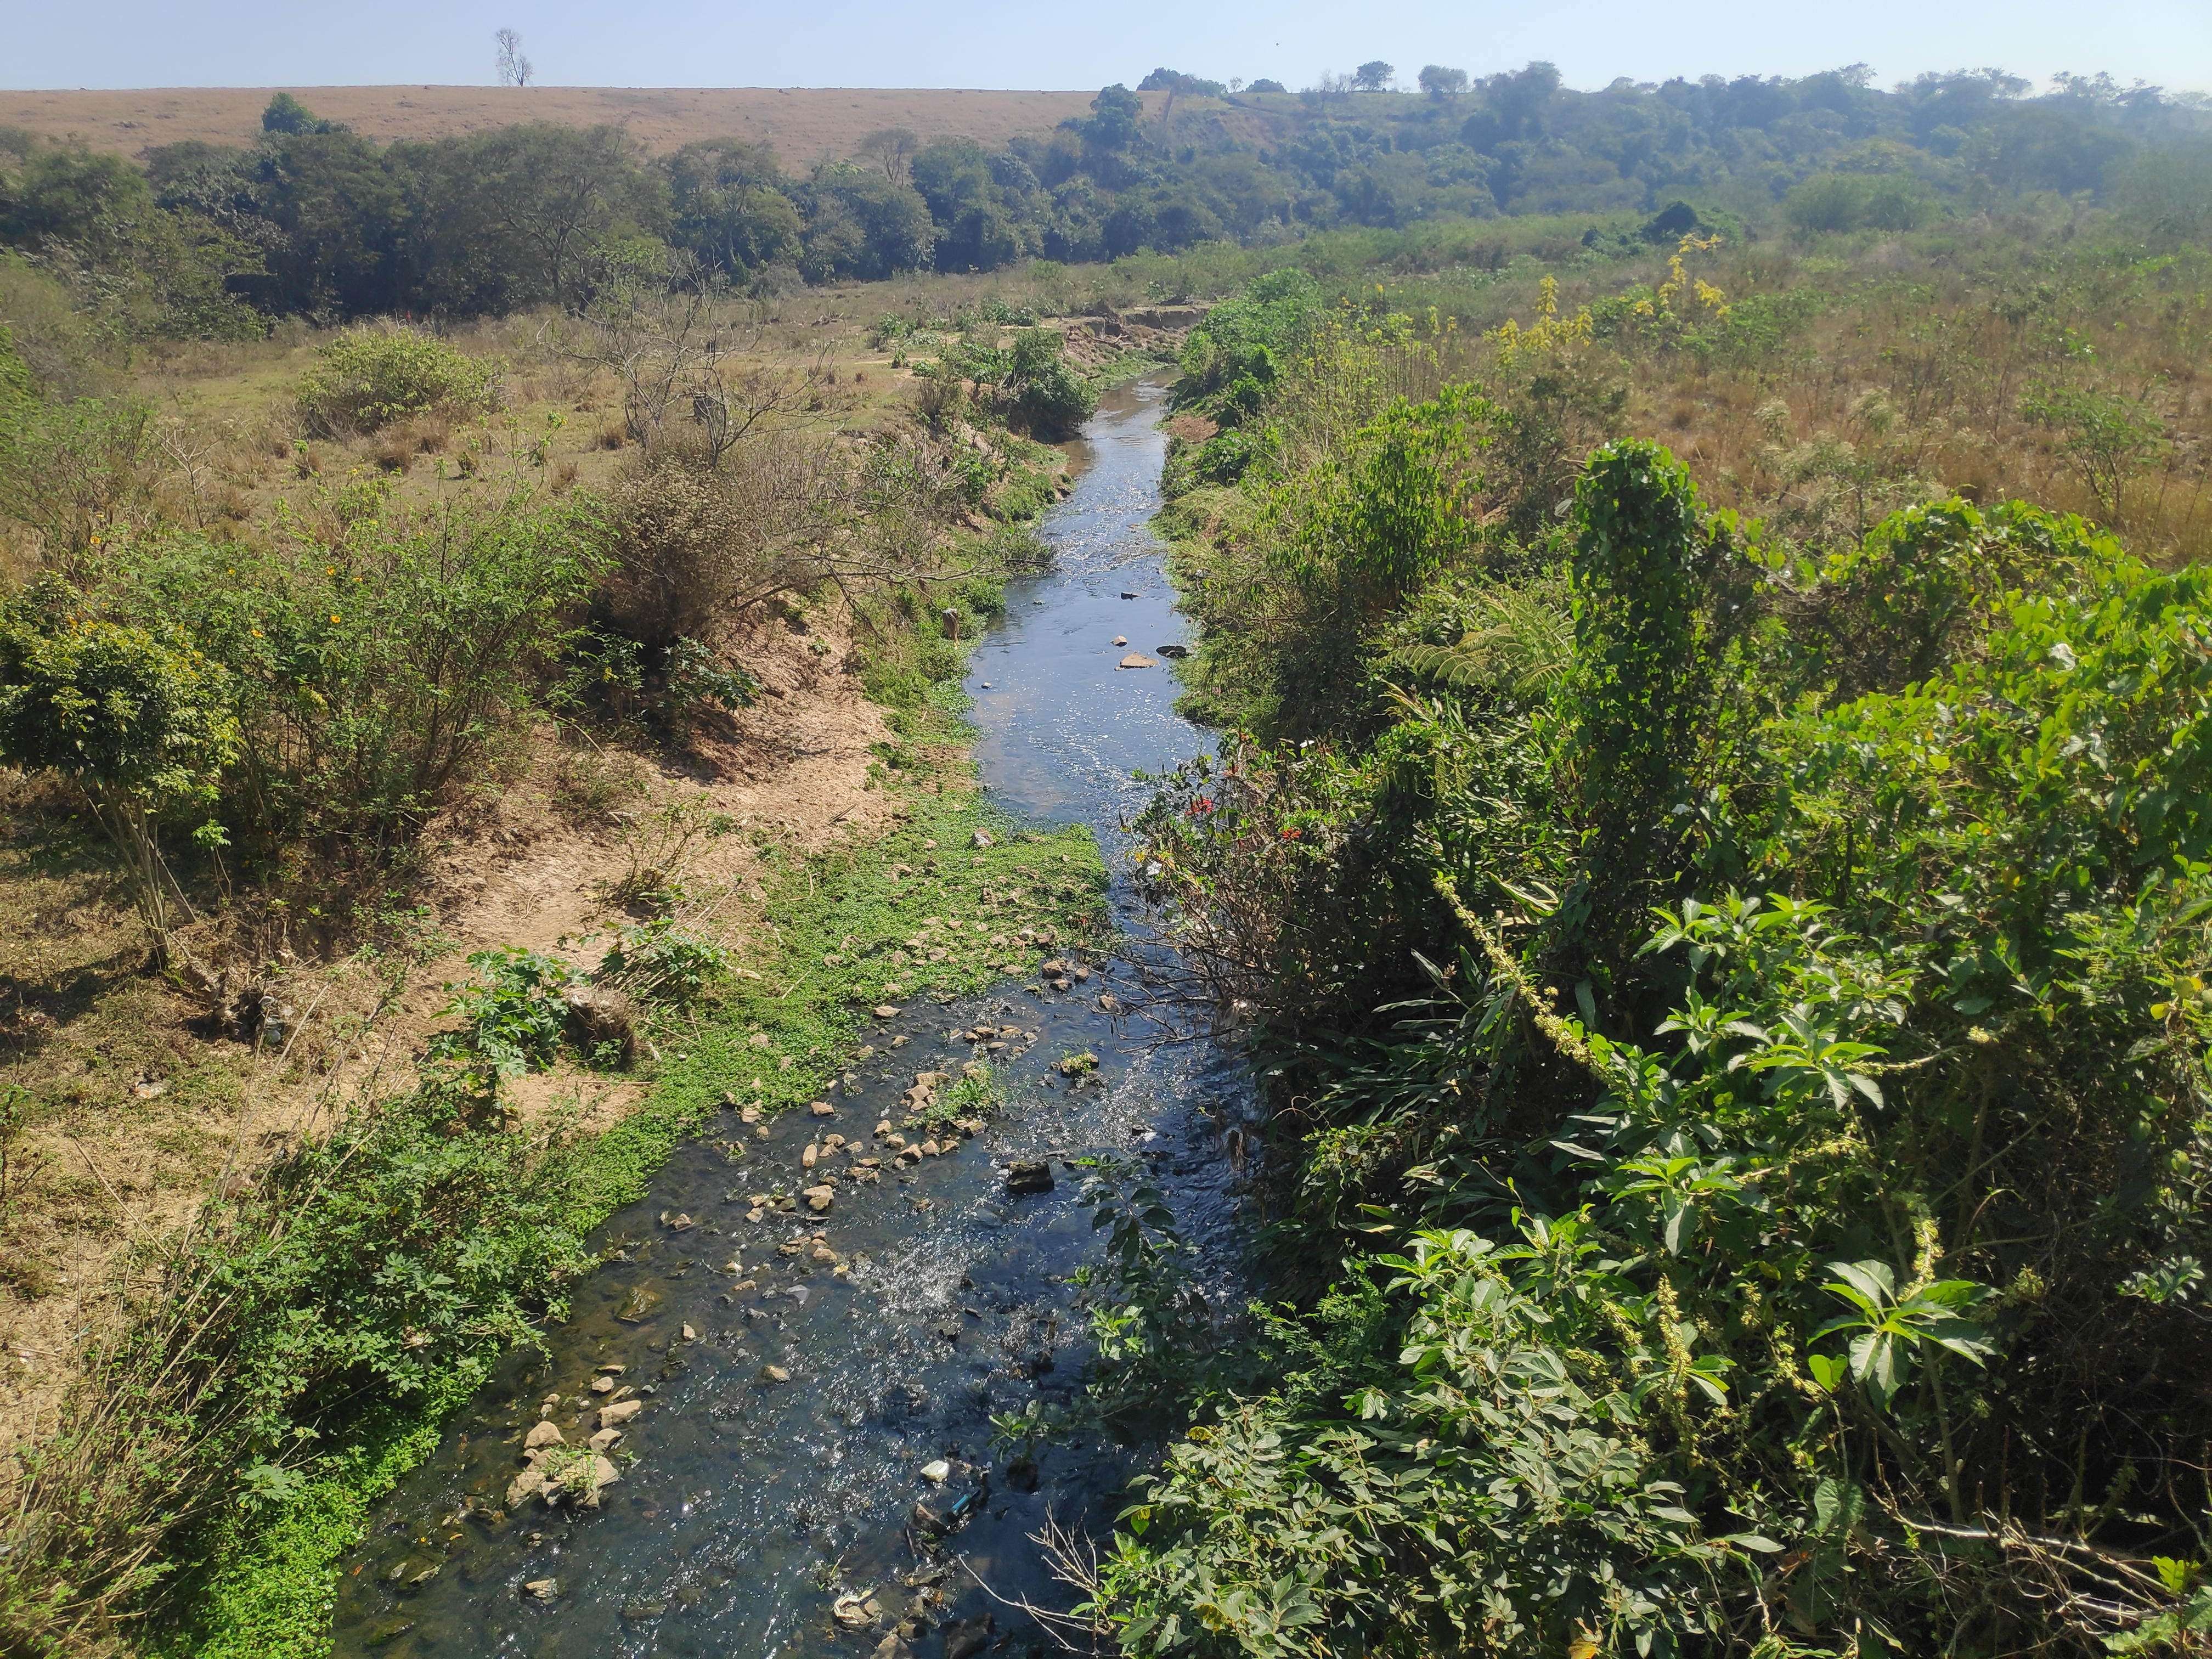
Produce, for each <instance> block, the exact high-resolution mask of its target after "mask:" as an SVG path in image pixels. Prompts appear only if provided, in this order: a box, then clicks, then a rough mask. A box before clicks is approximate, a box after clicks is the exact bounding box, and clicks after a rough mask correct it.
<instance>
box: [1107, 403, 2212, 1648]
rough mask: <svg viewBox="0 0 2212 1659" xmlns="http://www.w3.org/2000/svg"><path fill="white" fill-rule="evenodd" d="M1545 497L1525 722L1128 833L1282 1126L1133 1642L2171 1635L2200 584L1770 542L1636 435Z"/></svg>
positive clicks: (2196, 1143) (2198, 1136) (1223, 785)
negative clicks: (1562, 594) (1280, 1151)
mask: <svg viewBox="0 0 2212 1659" xmlns="http://www.w3.org/2000/svg"><path fill="white" fill-rule="evenodd" d="M1577 506H1578V513H1577V526H1576V527H1577V551H1576V555H1575V560H1574V566H1573V580H1574V584H1575V606H1576V611H1575V623H1576V626H1575V630H1574V635H1573V640H1572V653H1571V658H1570V659H1569V660H1568V662H1567V664H1566V665H1565V670H1564V672H1563V673H1561V674H1560V675H1559V678H1557V679H1556V680H1555V681H1554V682H1553V690H1552V693H1551V695H1550V696H1548V697H1546V698H1544V699H1542V700H1541V701H1539V702H1537V703H1536V704H1535V705H1534V708H1531V709H1529V710H1528V712H1527V713H1525V714H1522V713H1516V712H1514V711H1513V710H1512V709H1511V708H1510V707H1508V708H1504V709H1500V708H1498V706H1497V705H1496V704H1494V703H1492V702H1489V701H1488V699H1489V698H1490V697H1491V696H1492V693H1491V691H1490V690H1489V689H1488V688H1487V687H1486V686H1485V687H1478V688H1475V689H1474V690H1473V692H1472V693H1471V694H1470V695H1468V696H1464V697H1462V695H1461V694H1460V693H1459V692H1458V691H1457V690H1455V688H1454V687H1452V686H1451V685H1449V684H1443V685H1442V686H1440V687H1439V689H1438V690H1437V693H1436V695H1435V696H1433V697H1432V698H1425V699H1414V698H1410V697H1408V698H1405V699H1403V700H1401V702H1398V703H1397V704H1396V705H1395V708H1394V711H1393V712H1394V714H1395V718H1394V720H1393V721H1392V723H1391V724H1389V726H1387V727H1386V728H1385V729H1383V731H1382V732H1379V733H1378V734H1376V736H1374V737H1373V738H1371V739H1369V740H1363V741H1359V742H1357V743H1354V744H1347V745H1346V749H1345V750H1343V751H1342V752H1338V753H1329V752H1326V751H1325V750H1323V749H1322V745H1314V746H1313V747H1312V748H1310V749H1297V748H1292V747H1289V746H1286V747H1285V749H1283V750H1279V751H1273V752H1271V751H1267V750H1259V749H1257V748H1256V747H1255V746H1254V745H1250V744H1231V745H1227V746H1225V752H1224V755H1223V757H1222V760H1221V762H1220V763H1218V764H1206V765H1194V766H1191V767H1187V768H1185V769H1182V772H1180V773H1179V774H1178V775H1176V777H1175V778H1173V779H1170V780H1167V781H1165V782H1166V787H1165V788H1164V790H1163V793H1162V795H1161V798H1160V799H1159V800H1158V801H1157V802H1156V803H1155V805H1154V807H1153V808H1152V811H1151V812H1150V813H1149V814H1148V815H1147V817H1146V820H1145V823H1144V825H1143V829H1144V831H1145V834H1146V837H1147V841H1148V847H1147V854H1148V867H1149V868H1151V869H1152V871H1154V872H1157V873H1156V874H1155V877H1154V879H1155V883H1156V886H1157V888H1158V890H1159V892H1160V894H1161V896H1163V897H1166V898H1171V899H1173V900H1175V901H1176V902H1179V903H1181V904H1182V905H1184V906H1187V907H1188V911H1189V913H1190V914H1191V915H1193V917H1194V920H1195V922H1196V924H1197V925H1196V926H1194V927H1193V929H1192V930H1191V934H1190V950H1191V953H1192V956H1193V958H1194V960H1197V961H1200V962H1201V963H1206V964H1207V965H1208V966H1209V968H1210V969H1211V970H1212V972H1213V973H1214V974H1215V975H1217V977H1218V980H1219V981H1220V982H1221V983H1222V984H1223V985H1224V986H1225V987H1228V988H1229V989H1230V990H1231V992H1233V994H1236V995H1237V996H1239V997H1242V998H1243V999H1244V1000H1247V1001H1249V1003H1251V1004H1254V1005H1255V1006H1258V1007H1260V1008H1261V1009H1262V1010H1263V1011H1264V1012H1263V1015H1262V1018H1263V1020H1264V1022H1265V1025H1264V1032H1263V1035H1262V1036H1261V1038H1260V1040H1259V1051H1258V1054H1257V1055H1256V1057H1255V1058H1256V1060H1257V1062H1258V1063H1259V1064H1261V1065H1262V1066H1279V1067H1280V1068H1281V1070H1282V1073H1283V1076H1284V1082H1283V1084H1282V1088H1283V1091H1284V1093H1285V1096H1288V1097H1295V1098H1296V1099H1297V1102H1298V1103H1299V1114H1300V1115H1299V1119H1298V1121H1299V1123H1300V1125H1301V1127H1302V1128H1303V1130H1304V1134H1305V1137H1306V1139H1305V1140H1304V1145H1303V1146H1302V1148H1301V1149H1300V1152H1298V1153H1297V1155H1296V1158H1295V1160H1294V1163H1295V1169H1294V1170H1292V1171H1291V1172H1290V1173H1289V1176H1288V1179H1289V1181H1290V1182H1291V1184H1293V1185H1294V1186H1295V1187H1296V1189H1297V1197H1296V1199H1295V1200H1294V1209H1293V1219H1292V1220H1291V1222H1289V1223H1287V1224H1285V1226H1284V1227H1283V1228H1282V1229H1281V1230H1280V1231H1279V1232H1278V1233H1277V1234H1276V1235H1275V1236H1274V1243H1276V1245H1277V1248H1278V1250H1279V1255H1278V1258H1277V1259H1278V1260H1279V1261H1282V1262H1283V1263H1285V1267H1286V1270H1287V1277H1288V1280H1289V1281H1290V1282H1291V1283H1293V1284H1295V1285H1297V1290H1296V1292H1295V1295H1294V1296H1293V1297H1291V1298H1290V1300H1291V1306H1292V1307H1293V1308H1294V1310H1295V1311H1293V1312H1288V1313H1285V1316H1283V1317H1282V1318H1281V1319H1279V1320H1278V1321H1273V1322H1270V1323H1269V1325H1268V1326H1267V1328H1265V1329H1264V1330H1263V1331H1262V1332H1261V1334H1260V1335H1259V1337H1258V1338H1257V1339H1256V1340H1255V1341H1253V1342H1252V1343H1250V1344H1249V1345H1247V1346H1246V1348H1245V1349H1244V1351H1243V1352H1240V1353H1238V1354H1237V1355H1234V1356H1230V1357H1227V1358H1224V1359H1223V1360H1222V1361H1220V1362H1219V1364H1218V1369H1217V1372H1216V1380H1215V1381H1214V1382H1213V1383H1212V1384H1211V1385H1210V1388H1211V1391H1210V1392H1209V1391H1208V1389H1207V1387H1206V1386H1197V1387H1194V1386H1192V1385H1189V1384H1188V1383H1186V1384H1183V1385H1180V1386H1181V1388H1182V1396H1183V1397H1184V1398H1186V1399H1196V1400H1198V1401H1200V1402H1202V1403H1201V1405H1200V1411H1199V1421H1198V1422H1197V1423H1196V1425H1194V1429H1193V1431H1192V1432H1191V1433H1190V1435H1189V1437H1188V1440H1187V1442H1186V1443H1184V1444H1182V1445H1181V1446H1178V1447H1177V1448H1176V1449H1175V1450H1174V1452H1173V1453H1172V1455H1171V1456H1170V1461H1169V1463H1168V1466H1167V1468H1166V1469H1165V1471H1164V1474H1162V1476H1161V1477H1160V1479H1159V1480H1158V1482H1157V1483H1156V1484H1155V1485H1154V1486H1152V1490H1151V1491H1150V1492H1148V1493H1146V1494H1145V1495H1144V1496H1143V1497H1142V1498H1140V1501H1139V1504H1137V1506H1136V1507H1135V1508H1134V1509H1133V1510H1131V1511H1130V1514H1129V1529H1128V1531H1127V1533H1126V1534H1124V1535H1123V1536H1122V1537H1121V1538H1120V1539H1119V1540H1118V1541H1117V1545H1116V1548H1115V1553H1114V1554H1113V1555H1112V1556H1111V1557H1110V1558H1109V1559H1108V1561H1107V1562H1106V1564H1105V1568H1104V1577H1105V1591H1106V1593H1105V1595H1104V1597H1103V1605H1104V1606H1105V1607H1107V1608H1108V1609H1109V1611H1110V1613H1112V1615H1113V1617H1114V1619H1115V1622H1116V1625H1117V1628H1118V1629H1119V1632H1120V1633H1121V1639H1122V1640H1123V1642H1124V1644H1125V1645H1127V1646H1130V1647H1132V1648H1133V1649H1134V1650H1138V1651H1141V1652H1158V1653H1167V1652H1170V1651H1174V1652H1179V1653H1188V1654H1193V1655H1199V1656H1212V1655H1229V1654H1237V1653H1242V1654H1258V1653H1277V1652H1286V1651H1297V1650H1311V1651H1366V1652H1375V1653H1388V1654H1401V1653H1402V1654H1408V1655H1411V1654H1425V1653H1434V1652H1443V1651H1463V1650H1486V1649H1489V1648H1495V1649H1497V1650H1503V1651H1515V1650H1528V1651H1559V1650H1565V1649H1574V1648H1578V1647H1584V1646H1587V1647H1589V1648H1590V1649H1592V1650H1595V1651H1600V1652H1603V1651H1618V1652H1627V1651H1630V1650H1635V1651H1638V1652H1645V1653H1663V1652H1677V1653H1685V1652H1690V1651H1699V1652H1723V1651H1736V1652H1753V1651H1755V1652H1759V1653H1761V1654H1767V1655H1773V1656H1777V1659H1780V1656H1784V1655H1790V1654H1811V1653H1815V1652H1820V1651H1823V1650H1825V1651H1829V1652H1834V1651H1838V1650H1843V1649H1844V1646H1845V1644H1849V1643H1856V1644H1857V1650H1858V1651H1860V1652H1863V1653H1872V1652H1875V1651H1881V1652H1885V1653H1887V1652H1913V1651H1925V1650H1936V1649H1939V1648H1942V1647H1944V1646H1946V1645H1948V1646H1949V1647H1950V1648H1951V1649H1952V1650H1954V1651H1964V1650H1966V1649H1967V1648H1968V1647H1970V1646H1971V1647H1973V1648H1975V1649H1976V1650H1981V1651H1990V1652H1995V1651H2005V1650H2014V1651H2020V1650H2033V1651H2042V1652H2051V1653H2059V1652H2080V1651H2093V1650H2097V1649H2098V1648H2100V1647H2102V1646H2104V1645H2106V1638H2110V1639H2111V1643H2112V1645H2114V1646H2116V1647H2121V1648H2126V1647H2130V1646H2142V1642H2138V1641H2137V1640H2136V1637H2135V1636H2131V1635H2130V1634H2129V1633H2128V1632H2131V1631H2132V1632H2139V1633H2143V1639H2144V1641H2154V1640H2157V1639H2164V1638H2158V1637H2154V1635H2152V1634H2150V1633H2154V1632H2161V1631H2166V1632H2177V1633H2179V1632H2181V1631H2182V1630H2183V1628H2184V1626H2185V1625H2186V1624H2187V1622H2188V1621H2189V1620H2191V1619H2194V1618H2195V1617H2196V1616H2197V1614H2196V1613H2195V1612H2194V1611H2192V1609H2193V1608H2194V1607H2196V1606H2197V1603H2194V1602H2191V1601H2189V1600H2188V1597H2189V1596H2190V1595H2191V1592H2192V1591H2193V1590H2194V1589H2195V1588H2196V1585H2197V1573H2196V1570H2195V1569H2194V1568H2193V1567H2191V1566H2189V1565H2186V1564H2189V1563H2193V1562H2195V1561H2197V1560H2198V1559H2202V1556H2201V1551H2202V1548H2203V1545H2202V1538H2203V1526H2204V1518H2203V1497H2202V1492H2201V1487H2200V1486H2196V1485H2191V1484H2190V1482H2191V1480H2193V1478H2194V1477H2193V1475H2192V1474H2190V1473H2188V1472H2190V1471H2193V1470H2194V1469H2195V1468H2197V1462H2198V1460H2199V1457H2200V1453H2199V1450H2198V1449H2199V1448H2200V1447H2201V1444H2202V1442H2203V1437H2204V1436H2205V1434H2206V1433H2207V1432H2208V1431H2212V1414H2208V1411H2207V1408H2206V1407H2205V1404H2204V1401H2203V1397H2202V1392H2201V1390H2197V1389H2192V1388H2190V1387H2188V1386H2186V1385H2178V1384H2177V1381H2176V1379H2180V1378H2187V1377H2194V1376H2198V1375H2201V1374H2203V1371H2204V1370H2206V1368H2207V1367H2208V1366H2212V1328H2208V1327H2207V1326H2206V1325H2205V1323H2204V1322H2203V1320H2202V1319H2201V1317H2199V1316H2198V1314H2197V1310H2196V1307H2195V1304H2196V1301H2197V1298H2198V1297H2200V1296H2201V1294H2202V1279H2201V1274H2202V1273H2203V1263H2204V1262H2205V1261H2208V1260H2212V1255H2208V1252H2212V1231H2208V1229H2207V1225H2206V1222H2205V1219H2204V1218H2205V1215H2206V1213H2207V1206H2206V1204H2205V1201H2204V1196H2203V1195H2204V1194H2206V1193H2208V1192H2212V1119H2208V1117H2207V1116H2206V1115H2205V1112H2204V1109H2203V1101H2204V1099H2205V1094H2204V1089H2203V1083H2202V1066H2203V1053H2204V1050H2205V1047H2206V1044H2207V1042H2208V1041H2212V994H2207V992H2206V991H2205V989H2204V987H2205V986H2206V984H2207V983H2208V981H2212V933H2208V931H2207V927H2206V918H2207V917H2208V916H2212V817H2208V812H2207V810H2206V806H2205V803H2206V802H2207V801H2208V800H2212V773H2208V768H2212V665H2208V663H2207V661H2206V659H2205V658H2204V656H2203V648H2202V644H2201V641H2203V638H2205V637H2206V636H2207V632H2208V629H2212V577H2208V576H2206V575H2205V574H2203V573H2201V572H2198V571H2196V570H2189V571H2185V572H2181V573H2179V574H2157V573H2155V572H2153V571H2151V570H2148V569H2147V568H2144V567H2142V565H2140V564H2138V563H2136V562H2134V561H2132V560H2130V559H2129V558H2128V557H2127V556H2125V555H2124V553H2123V552H2122V551H2121V550H2119V549H2118V546H2117V545H2116V544H2113V543H2112V542H2111V541H2110V540H2109V539H2106V538H2102V537H2100V536H2099V535H2098V534H2097V533H2096V532H2094V531H2093V529H2092V528H2091V527H2089V526H2086V525H2084V524H2083V523H2081V521H2080V520H2071V519H2064V518H2060V517H2057V516H2055V515H2052V514H2050V513H2043V512H2039V511H2038V510H2036V509H2034V508H2032V507H2025V506H2021V505H2018V504H2015V505H2011V506H2008V507H2002V508H1996V509H1992V510H1990V511H1988V512H1984V511H1982V510H1979V509H1977V508H1975V507H1972V506H1970V505H1968V504H1966V503H1965V502H1963V501H1948V502H1942V503H1939V504H1936V505H1935V506H1933V507H1927V508H1923V509H1918V510H1916V511H1915V512H1913V513H1905V514H1901V515H1899V516H1898V517H1896V518H1894V519H1893V520H1889V521H1887V523H1885V524H1884V525H1883V526H1881V528H1880V529H1879V530H1878V531H1877V532H1876V533H1875V535H1873V536H1871V537H1869V538H1868V541H1867V543H1866V544H1865V545H1864V546H1863V547H1862V548H1859V549H1857V550H1852V551H1851V552H1850V554H1848V555H1839V556H1835V557H1832V558H1831V559H1829V560H1827V561H1825V562H1813V561H1799V562H1792V561H1789V560H1786V559H1784V558H1783V557H1781V556H1779V555H1778V554H1776V553H1775V552H1774V551H1773V550H1771V549H1767V548H1764V547H1761V546H1759V544H1756V543H1753V542H1751V541H1748V540H1747V538H1743V537H1742V536H1741V534H1740V533H1737V532H1735V531H1734V530H1733V528H1732V527H1731V526H1729V525H1728V524H1727V523H1726V522H1725V521H1715V520H1707V519H1705V518H1704V517H1703V516H1702V515H1701V513H1699V509H1698V507H1697V506H1696V503H1695V500H1694V497H1693V496H1692V494H1691V492H1690V491H1689V489H1688V486H1687V483H1686V479H1685V478H1684V477H1682V475H1681V474H1680V471H1679V470H1678V469H1676V468H1675V467H1674V465H1673V463H1672V461H1671V459H1670V458H1668V457H1667V456H1666V455H1665V454H1664V453H1663V452H1658V451H1655V450H1653V449H1650V447H1644V446H1616V447H1611V448H1608V449H1607V450H1603V451H1601V452H1600V453H1598V454H1597V455H1596V456H1595V457H1593V459H1592V460H1591V462H1590V465H1589V469H1588V471H1587V472H1586V474H1585V477H1584V480H1583V487H1582V490H1581V492H1580V494H1579V495H1578V497H1577ZM1429 602H1430V601H1429V600H1427V599H1424V601H1423V602H1422V603H1423V604H1427V603H1429ZM1438 609H1439V610H1440V611H1446V612H1450V611H1453V609H1454V607H1451V606H1449V605H1443V604H1442V603H1441V602H1439V603H1438ZM1422 614H1423V613H1422V611H1421V608H1420V606H1419V605H1416V606H1413V607H1411V608H1410V609H1409V611H1408V613H1407V616H1408V625H1409V626H1410V625H1411V624H1412V622H1413V620H1414V619H1417V618H1419V617H1421V616H1422ZM1863 636H1873V637H1872V638H1870V639H1869V638H1866V637H1863ZM1391 648H1393V649H1399V650H1402V649H1404V647H1401V646H1396V645H1395V644H1393V645H1392V647H1391ZM1427 648H1430V649H1442V648H1444V647H1443V646H1442V645H1440V644H1432V645H1430V646H1429V647H1427ZM1309 849H1311V850H1309ZM1424 887H1426V888H1427V889H1428V893H1427V895H1426V896H1424V895H1423V893H1422V889H1423V888H1424ZM1378 1004H1381V1005H1383V1006H1379V1007H1378V1006H1377V1005H1378ZM1340 1264H1341V1265H1340ZM1171 1292H1172V1287H1171V1286H1170V1287H1168V1288H1167V1289H1165V1290H1159V1291H1155V1292H1154V1293H1153V1294H1152V1297H1150V1303H1151V1304H1152V1305H1159V1304H1162V1302H1163V1298H1164V1297H1170V1298H1171ZM1121 1386H1122V1384H1121V1381H1120V1380H1119V1379H1118V1378H1117V1377H1115V1376H1111V1375H1109V1376H1106V1377H1104V1378H1103V1387H1104V1388H1105V1389H1106V1390H1107V1395H1108V1397H1109V1398H1111V1397H1114V1391H1115V1390H1116V1389H1119V1388H1120V1387H1121ZM1170 1392H1173V1388H1172V1387H1171V1389H1170ZM2062 1538H2063V1539H2067V1540H2070V1541H2073V1542H2072V1543H2071V1544H2069V1548H2068V1549H2067V1550H2064V1551H2056V1553H2053V1554H2049V1555H2036V1556H2033V1558H2032V1559H2033V1561H2034V1562H2035V1564H2036V1565H2029V1562H2030V1560H2031V1556H2030V1554H2029V1552H2030V1551H2034V1550H2041V1549H2044V1548H2045V1547H2046V1544H2048V1541H2054V1540H2057V1539H2062ZM2033 1540H2043V1541H2046V1544H2035V1543H2033V1542H2031V1541H2033ZM2160 1559H2164V1560H2166V1561H2167V1562H2169V1563H2172V1565H2173V1570H2172V1571H2171V1572H2169V1571H2167V1570H2166V1569H2165V1568H2160V1567H2156V1565H2155V1564H2156V1562H2157V1561H2158V1560H2160ZM2092 1586H2094V1588H2092ZM2059 1596H2063V1597H2068V1598H2071V1599H2068V1600H2066V1601H2064V1602H2063V1607H2062V1606H2061V1604H2060V1603H2059V1602H2058V1601H2056V1600H2054V1597H2059Z"/></svg>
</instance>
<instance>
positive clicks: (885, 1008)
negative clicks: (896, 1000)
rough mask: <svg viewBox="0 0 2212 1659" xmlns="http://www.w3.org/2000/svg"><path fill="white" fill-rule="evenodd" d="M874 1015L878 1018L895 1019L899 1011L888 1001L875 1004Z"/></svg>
mask: <svg viewBox="0 0 2212 1659" xmlns="http://www.w3.org/2000/svg"><path fill="white" fill-rule="evenodd" d="M875 1015H876V1018H878V1019H896V1018H898V1016H899V1011H898V1010H897V1009H896V1008H894V1007H892V1006H891V1005H890V1003H888V1002H883V1003H878V1004H877V1005H876V1008H875Z"/></svg>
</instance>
